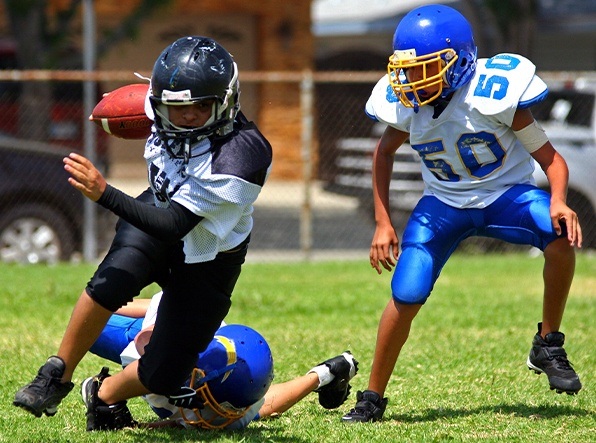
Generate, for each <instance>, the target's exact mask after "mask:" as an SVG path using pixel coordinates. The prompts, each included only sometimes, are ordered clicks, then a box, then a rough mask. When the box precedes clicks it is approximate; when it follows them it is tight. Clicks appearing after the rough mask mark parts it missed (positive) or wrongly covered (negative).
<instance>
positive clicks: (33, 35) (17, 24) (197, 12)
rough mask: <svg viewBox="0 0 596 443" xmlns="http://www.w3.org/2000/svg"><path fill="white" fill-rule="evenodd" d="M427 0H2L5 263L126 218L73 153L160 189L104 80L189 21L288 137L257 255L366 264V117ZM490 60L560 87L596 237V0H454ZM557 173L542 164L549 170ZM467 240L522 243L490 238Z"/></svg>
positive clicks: (401, 218)
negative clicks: (399, 39) (66, 166)
mask: <svg viewBox="0 0 596 443" xmlns="http://www.w3.org/2000/svg"><path fill="white" fill-rule="evenodd" d="M427 3H436V2H430V1H420V0H419V1H415V0H293V1H284V0H260V1H259V2H246V1H245V0H217V1H215V0H129V1H127V2H122V1H116V0H95V1H93V0H37V1H28V2H23V1H19V0H4V1H2V2H1V3H0V260H2V261H15V262H22V263H38V262H48V263H54V262H56V261H59V260H87V261H92V260H96V259H97V258H98V257H101V256H102V255H103V253H104V251H105V248H106V247H107V246H108V245H109V242H110V241H111V238H112V236H113V225H114V218H113V216H111V215H110V214H108V213H106V212H105V211H103V210H102V209H101V208H99V207H97V205H94V204H91V203H90V202H85V201H83V198H82V197H81V196H80V195H79V194H78V193H77V192H75V191H73V190H72V189H71V188H70V186H69V185H68V183H67V182H66V173H65V172H64V171H63V169H62V157H63V156H64V155H65V154H67V153H68V152H70V151H71V150H77V151H80V152H83V153H85V154H86V155H87V156H89V157H90V158H92V159H93V160H94V161H95V162H96V164H97V165H98V166H100V168H101V170H102V171H103V172H104V174H105V175H106V177H107V178H108V181H110V183H111V184H113V185H114V186H116V187H118V188H120V189H122V190H124V191H125V192H127V193H129V194H131V195H136V194H138V193H140V192H141V191H142V190H143V189H145V188H146V186H147V182H146V173H145V163H144V160H143V148H144V143H143V141H142V140H121V139H117V138H114V137H110V136H108V135H107V134H106V133H104V132H103V131H101V130H100V129H99V128H97V127H96V126H94V125H93V124H92V123H90V122H89V121H88V120H87V117H88V116H89V114H90V113H91V110H92V109H93V106H94V105H95V104H96V103H97V101H99V99H100V98H101V95H102V94H103V93H104V92H109V91H110V90H113V89H115V88H117V87H119V86H122V85H125V84H130V83H139V82H142V80H140V79H139V78H138V77H136V76H135V75H134V73H135V72H137V73H140V74H142V75H144V76H146V77H148V76H150V73H151V69H152V66H153V63H154V61H155V59H156V57H157V56H158V55H159V53H160V52H161V50H162V49H163V48H165V47H166V46H167V45H169V44H170V43H171V42H172V41H174V40H175V39H177V38H179V37H182V36H184V35H206V36H210V37H212V38H214V39H216V40H217V41H218V42H219V43H221V44H222V45H223V46H224V47H225V48H226V49H228V50H229V51H230V52H231V53H232V55H233V56H234V57H235V59H236V62H237V63H238V66H239V68H240V83H241V91H242V94H241V105H242V109H243V111H244V112H245V114H246V115H247V116H248V118H249V119H251V120H254V121H256V122H257V124H258V125H259V127H260V129H261V131H262V132H263V133H264V134H265V135H266V136H267V138H268V139H269V140H270V141H271V143H272V145H273V150H274V162H273V169H272V173H271V176H270V180H269V182H268V183H267V184H266V186H265V188H264V189H263V193H262V195H261V196H260V197H259V200H258V201H257V203H256V205H255V228H254V231H253V236H252V243H251V252H250V254H249V258H248V259H249V260H281V259H285V260H287V259H295V260H310V259H316V258H319V257H329V258H333V259H341V258H346V257H349V258H362V259H363V260H367V257H368V248H369V245H370V240H371V238H372V235H373V232H374V220H373V212H372V197H371V186H372V185H371V175H370V167H371V155H372V150H373V149H374V147H375V143H376V140H377V139H378V137H379V136H380V134H381V133H382V131H383V129H384V128H383V127H382V126H380V125H378V124H377V125H375V124H374V122H372V121H371V120H369V119H367V117H366V116H365V115H364V112H363V108H364V104H365V102H366V100H367V98H368V96H369V94H370V91H371V90H372V87H373V85H374V84H375V83H376V82H377V80H378V79H379V78H380V77H381V76H383V75H384V74H385V72H386V64H387V59H388V56H389V54H390V53H391V52H392V37H393V32H394V30H395V27H396V25H397V23H398V22H399V20H400V19H401V17H403V15H404V14H405V13H407V12H408V11H409V10H410V9H412V8H414V7H417V6H420V5H422V4H427ZM441 3H443V4H449V5H450V6H452V7H454V8H456V9H458V10H460V11H461V12H462V13H463V14H464V15H465V16H466V17H467V18H468V20H469V21H470V22H471V24H472V26H473V28H474V32H475V38H476V43H477V45H478V48H479V57H490V56H492V55H494V54H496V53H499V52H514V53H519V54H522V55H524V56H526V57H528V58H530V59H531V60H532V61H533V62H534V63H535V64H536V66H537V69H538V74H539V75H540V76H541V77H542V78H543V79H544V80H545V81H546V82H547V84H548V85H549V89H550V90H551V93H550V95H549V97H548V99H547V100H546V101H545V102H543V103H542V104H540V105H539V106H537V107H536V109H534V113H535V115H536V117H537V118H538V119H539V120H540V121H541V122H542V125H543V126H544V127H545V129H546V131H547V133H548V135H549V137H550V138H551V140H552V141H553V144H554V145H555V147H556V148H557V149H558V150H560V151H561V152H562V154H563V155H564V156H565V158H566V160H567V162H568V164H569V168H570V171H571V178H570V191H569V203H570V205H571V206H572V207H573V208H574V209H575V210H576V211H577V212H578V214H579V215H580V220H581V222H582V226H583V229H584V237H585V250H587V251H589V250H590V249H591V250H593V248H595V247H596V216H595V208H596V176H595V174H594V172H593V171H596V141H595V139H596V112H594V108H595V98H594V97H595V92H596V2H592V1H582V0H456V1H443V2H441ZM418 161H419V159H418V156H417V155H416V154H415V153H414V152H413V151H412V150H411V149H410V148H409V147H408V146H404V147H403V148H402V149H400V150H399V151H398V156H397V157H396V163H395V168H394V180H393V182H392V187H391V192H392V204H393V206H394V208H395V211H394V212H395V214H394V216H393V221H394V223H395V224H396V227H397V228H398V233H399V234H401V229H402V228H403V225H404V223H405V221H406V220H407V217H408V214H409V211H410V210H411V209H412V207H413V204H414V203H415V202H416V201H417V199H418V198H419V197H420V195H421V192H422V182H421V177H420V172H419V165H418ZM535 177H536V180H537V182H538V184H539V185H541V186H546V180H545V177H544V174H543V173H542V171H540V170H538V171H537V172H536V174H535ZM462 248H465V250H467V251H474V252H478V253H483V252H486V251H501V250H507V249H515V247H512V246H510V245H506V244H505V243H501V242H497V241H494V240H488V239H473V240H467V241H466V242H464V244H463V245H462Z"/></svg>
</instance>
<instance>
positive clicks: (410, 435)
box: [0, 254, 596, 443]
mask: <svg viewBox="0 0 596 443" xmlns="http://www.w3.org/2000/svg"><path fill="white" fill-rule="evenodd" d="M93 270H94V266H92V265H72V266H70V265H59V266H55V267H49V268H48V267H42V266H39V267H37V266H32V267H21V266H7V265H0V275H1V279H0V280H1V282H2V285H1V286H0V290H1V291H2V294H1V296H0V309H1V312H2V315H1V316H0V350H1V357H0V358H1V364H0V411H1V414H0V442H20V443H25V442H77V443H79V442H113V441H118V442H162V441H163V442H195V441H201V442H282V443H311V442H410V441H411V442H441V441H455V442H459V441H465V442H476V441H483V442H501V441H508V442H510V441H514V442H515V441H519V442H546V441H549V442H590V441H596V437H595V436H596V432H595V427H596V421H595V412H596V395H595V394H594V391H595V388H594V375H595V368H596V353H595V352H594V350H595V347H594V343H595V342H594V338H593V334H594V319H595V318H596V315H595V314H596V310H595V307H596V256H594V255H591V256H590V255H588V254H578V262H577V270H576V278H575V281H574V284H573V287H572V291H571V292H572V293H571V296H570V298H569V301H568V303H567V311H566V315H565V319H564V322H563V328H562V329H563V332H565V333H566V335H567V344H566V349H567V352H568V354H569V357H570V360H571V361H572V362H573V364H574V366H575V368H576V369H577V371H578V372H579V373H580V375H581V376H582V382H583V384H584V389H583V390H582V391H581V392H580V394H579V395H577V396H568V395H557V394H555V393H554V391H550V390H549V388H548V382H547V379H546V377H545V376H544V375H541V376H536V375H535V374H534V373H533V372H531V371H529V370H528V369H527V368H526V365H525V360H526V357H527V354H528V351H529V348H530V343H531V340H532V337H533V335H534V333H535V328H536V323H537V322H538V321H539V320H540V313H541V306H542V302H541V293H542V277H541V273H542V259H541V258H531V257H529V256H527V255H524V254H511V255H509V254H507V255H487V256H482V255H468V256H464V255H462V254H457V255H455V256H454V257H453V258H452V259H451V260H450V261H449V263H448V264H447V266H446V267H445V269H444V271H443V274H442V276H441V278H440V279H439V281H438V283H437V285H436V287H435V290H434V293H433V295H432V296H431V298H430V299H429V301H428V303H427V305H426V306H425V307H424V308H423V309H422V311H421V313H420V314H419V316H418V318H417V319H416V321H415V322H414V326H413V329H412V333H411V336H410V340H409V341H408V342H407V343H406V346H405V348H404V350H403V352H402V356H401V357H400V359H399V361H398V364H397V367H396V368H395V370H394V375H393V377H392V379H391V382H390V384H389V387H388V390H387V393H386V395H387V396H388V397H389V398H390V401H389V406H388V408H387V411H386V413H385V419H384V421H383V422H380V423H375V424H360V425H353V426H349V425H344V424H342V423H341V422H340V417H341V415H343V413H345V412H346V411H348V410H349V409H350V408H351V407H352V406H353V404H354V398H355V391H356V390H358V389H365V388H366V385H367V380H368V374H369V371H370V364H371V359H372V354H373V349H374V343H375V335H376V329H377V323H378V319H379V316H380V313H381V311H382V309H383V308H384V306H385V304H386V303H387V300H388V297H389V281H390V278H391V275H390V274H387V273H384V274H383V275H382V276H380V277H379V276H377V275H376V273H375V272H374V271H373V270H371V269H370V265H368V262H367V259H366V257H363V260H362V261H359V262H317V263H286V264H284V263H280V264H271V263H259V264H257V263H249V264H247V265H246V266H245V268H244V271H243V274H242V276H241V278H240V281H239V283H238V286H237V289H236V291H235V294H234V297H233V305H232V309H231V313H230V315H229V316H228V318H227V320H228V322H242V323H246V324H248V325H251V326H253V327H255V328H256V329H257V330H259V331H260V332H261V333H262V334H263V335H264V336H265V337H266V338H267V339H268V342H269V343H270V345H271V348H272V351H273V355H274V358H275V362H276V363H275V367H276V380H277V381H285V380H287V379H289V378H291V377H293V376H296V375H300V374H303V373H305V372H306V371H307V370H308V369H309V368H310V367H312V366H313V365H315V364H317V363H319V362H320V361H322V360H324V359H326V358H328V357H331V356H334V355H336V354H338V353H341V352H342V351H344V350H345V349H350V350H351V351H352V352H353V353H354V355H355V357H356V358H357V359H358V360H359V361H360V372H359V374H358V375H357V376H356V378H354V380H353V382H352V385H353V392H352V395H351V396H350V398H349V400H348V402H347V403H346V404H345V405H343V406H342V407H341V408H339V409H338V410H334V411H327V410H324V409H323V408H321V407H320V406H319V405H318V402H317V396H316V394H311V395H309V396H308V397H307V398H306V399H304V400H303V401H302V402H301V403H299V404H298V405H297V406H295V407H294V408H292V409H290V410H289V411H288V412H286V413H285V414H283V415H282V416H281V417H280V418H277V419H274V420H268V421H262V422H256V423H252V424H251V425H250V426H249V428H248V429H246V430H244V431H242V432H235V433H232V432H205V431H183V430H139V429H137V430H125V431H119V432H94V433H87V432H85V430H84V429H85V411H84V408H83V404H82V402H81V399H80V395H79V392H78V384H79V383H80V382H81V380H82V379H84V378H85V377H87V376H89V375H93V374H96V373H97V372H98V371H99V369H100V368H101V366H102V365H104V364H105V362H103V361H101V360H100V359H99V358H98V357H96V356H93V355H88V356H87V357H85V359H84V360H83V362H82V363H81V365H80V366H79V368H78V369H77V371H76V372H75V380H74V381H75V383H77V386H76V387H75V390H73V392H72V393H71V394H70V395H69V396H68V397H67V398H66V399H65V401H64V402H63V403H62V404H61V406H60V407H59V409H58V414H57V415H56V416H55V417H51V418H49V417H45V416H44V417H42V418H39V419H36V418H34V417H33V416H32V415H30V414H28V413H26V412H24V411H22V410H21V409H18V408H15V407H13V406H12V399H13V396H14V393H15V392H16V390H17V389H18V388H19V387H20V386H21V385H23V384H24V383H26V382H28V381H29V380H31V378H32V377H33V376H34V375H35V373H36V371H37V369H38V368H39V366H40V365H41V364H42V363H43V362H44V361H45V358H46V357H47V356H48V355H50V354H51V353H53V352H55V351H56V350H57V347H58V344H59V341H60V339H61V336H62V332H63V330H64V327H65V326H66V323H67V321H68V318H69V315H70V312H71V309H72V306H73V304H74V302H75V300H76V299H77V298H78V295H79V293H80V291H81V289H82V288H83V286H84V284H85V283H86V281H87V279H88V278H89V276H90V275H91V273H92V271H93ZM155 290H156V288H155V287H152V288H148V289H147V290H146V292H145V293H143V295H142V296H144V297H149V296H151V295H152V293H153V292H154V291H155ZM108 366H110V367H111V368H112V372H113V371H116V370H117V369H118V368H117V367H116V366H115V365H113V364H108ZM129 405H130V408H131V411H132V413H133V415H134V416H135V418H137V419H138V420H140V421H150V420H152V419H154V417H153V414H152V412H151V411H150V410H149V408H148V407H147V406H146V404H145V403H144V402H143V401H142V400H141V399H133V400H131V401H130V402H129Z"/></svg>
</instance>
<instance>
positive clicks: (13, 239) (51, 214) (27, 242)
mask: <svg viewBox="0 0 596 443" xmlns="http://www.w3.org/2000/svg"><path fill="white" fill-rule="evenodd" d="M69 152H70V150H68V149H66V148H62V147H60V146H56V145H51V144H48V143H40V142H34V141H30V140H21V139H17V138H14V137H10V136H6V135H0V260H1V261H4V262H19V263H56V262H58V261H61V260H69V259H70V258H71V257H72V255H73V253H75V252H79V251H81V248H82V238H83V199H84V197H83V196H82V195H81V193H80V192H78V191H76V190H75V189H74V188H72V187H71V186H70V184H69V183H68V181H67V179H68V174H67V173H66V171H65V170H64V168H63V164H62V158H63V157H64V156H65V155H68V153H69ZM97 215H98V225H99V226H101V227H105V229H99V230H98V231H99V232H101V233H102V238H100V239H98V245H99V246H100V247H105V245H106V244H107V242H108V241H109V240H110V236H111V235H112V232H113V230H112V229H110V227H109V225H111V224H112V225H113V216H112V215H111V214H110V213H109V212H108V211H105V210H103V209H102V208H99V207H98V214H97Z"/></svg>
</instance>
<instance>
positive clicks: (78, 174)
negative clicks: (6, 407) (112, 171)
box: [62, 152, 107, 201]
mask: <svg viewBox="0 0 596 443" xmlns="http://www.w3.org/2000/svg"><path fill="white" fill-rule="evenodd" d="M62 162H63V163H64V169H65V170H66V172H68V173H69V174H70V177H69V179H68V183H70V184H71V185H72V186H73V187H74V188H76V189H78V190H79V191H81V193H82V194H83V195H84V196H85V197H87V198H89V199H91V200H93V201H97V200H99V197H101V195H102V194H103V193H104V191H105V190H106V186H107V183H106V180H105V178H104V177H103V175H101V172H99V171H98V170H97V168H96V167H95V166H94V165H93V163H91V162H90V161H89V160H88V159H86V158H85V157H83V156H82V155H79V154H75V153H74V152H73V153H71V154H69V155H68V157H64V159H63V160H62Z"/></svg>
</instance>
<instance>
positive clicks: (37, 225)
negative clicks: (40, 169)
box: [0, 204, 75, 264]
mask: <svg viewBox="0 0 596 443" xmlns="http://www.w3.org/2000/svg"><path fill="white" fill-rule="evenodd" d="M74 241H75V238H74V234H73V232H72V228H70V225H69V223H68V221H67V219H66V218H65V217H64V215H62V213H60V212H59V211H57V210H56V209H54V208H52V207H51V206H49V205H45V204H38V205H36V204H26V205H22V206H17V207H14V208H11V209H10V210H7V211H5V213H4V214H2V215H1V216H0V260H1V261H3V262H16V263H23V264H33V263H48V264H53V263H57V262H58V261H60V260H68V259H69V258H70V256H71V255H72V253H73V251H74Z"/></svg>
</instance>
